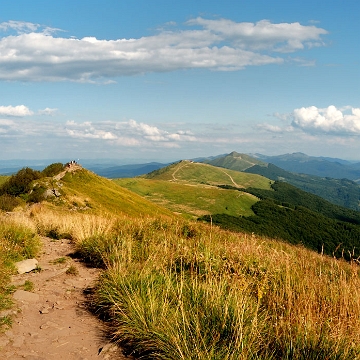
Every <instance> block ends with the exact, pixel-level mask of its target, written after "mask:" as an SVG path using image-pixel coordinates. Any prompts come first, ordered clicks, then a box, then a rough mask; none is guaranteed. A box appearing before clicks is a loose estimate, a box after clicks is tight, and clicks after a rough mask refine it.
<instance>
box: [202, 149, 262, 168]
mask: <svg viewBox="0 0 360 360" xmlns="http://www.w3.org/2000/svg"><path fill="white" fill-rule="evenodd" d="M203 162H204V163H206V164H210V165H213V166H219V167H223V168H226V169H231V170H236V171H244V170H246V169H248V168H250V167H252V166H254V165H266V163H265V162H263V161H261V160H258V159H256V158H254V157H251V156H249V155H246V154H239V153H237V152H236V151H233V152H232V153H230V154H228V155H224V156H221V157H216V158H215V159H209V160H204V161H203Z"/></svg>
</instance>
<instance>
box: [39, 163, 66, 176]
mask: <svg viewBox="0 0 360 360" xmlns="http://www.w3.org/2000/svg"><path fill="white" fill-rule="evenodd" d="M63 170H64V164H62V163H54V164H51V165H49V166H47V167H46V168H45V169H44V170H43V171H42V172H41V173H42V175H43V176H46V177H48V176H55V175H57V174H59V173H61V172H62V171H63Z"/></svg>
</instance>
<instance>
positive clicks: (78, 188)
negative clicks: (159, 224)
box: [61, 169, 171, 216]
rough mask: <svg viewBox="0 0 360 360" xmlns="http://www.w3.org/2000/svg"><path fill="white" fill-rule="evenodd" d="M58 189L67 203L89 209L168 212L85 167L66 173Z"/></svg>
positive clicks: (149, 212)
mask: <svg viewBox="0 0 360 360" xmlns="http://www.w3.org/2000/svg"><path fill="white" fill-rule="evenodd" d="M61 181H62V183H63V187H62V188H61V192H62V193H63V196H64V197H65V198H66V199H67V202H68V204H70V205H74V206H75V208H80V209H81V208H85V209H87V210H88V211H90V212H93V213H98V212H104V213H110V214H116V213H124V214H129V215H134V216H139V215H141V214H152V215H154V214H158V215H161V214H163V215H170V214H171V213H170V212H169V211H167V210H166V209H164V208H162V207H159V206H157V205H155V204H152V203H151V202H149V201H147V200H145V199H143V198H141V197H140V196H139V195H137V194H135V193H133V192H131V191H129V190H127V189H125V188H122V187H120V186H118V185H117V184H115V183H114V182H113V181H111V180H108V179H105V178H103V177H100V176H97V175H95V174H94V173H91V172H90V171H88V170H85V169H82V170H78V171H76V172H68V173H67V174H66V175H65V176H64V177H63V178H62V180H61Z"/></svg>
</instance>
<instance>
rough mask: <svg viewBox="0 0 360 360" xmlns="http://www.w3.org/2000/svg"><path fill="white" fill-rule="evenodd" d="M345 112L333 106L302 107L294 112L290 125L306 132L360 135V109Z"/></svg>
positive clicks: (345, 109)
mask: <svg viewBox="0 0 360 360" xmlns="http://www.w3.org/2000/svg"><path fill="white" fill-rule="evenodd" d="M346 111H347V108H343V109H338V108H336V107H335V106H333V105H331V106H329V107H327V108H323V109H321V108H317V107H316V106H310V107H302V108H300V109H295V110H294V112H293V122H292V125H293V126H294V127H298V128H300V129H302V130H304V131H307V132H315V133H328V134H353V135H360V108H351V110H350V113H346Z"/></svg>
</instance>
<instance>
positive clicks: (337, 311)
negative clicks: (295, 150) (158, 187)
mask: <svg viewBox="0 0 360 360" xmlns="http://www.w3.org/2000/svg"><path fill="white" fill-rule="evenodd" d="M18 217H19V218H18ZM25 219H26V220H25ZM2 221H4V220H3V218H2ZM12 224H18V226H19V229H23V228H24V227H25V228H26V229H28V230H27V231H29V232H30V233H31V234H34V236H35V237H37V236H39V235H49V234H57V237H59V238H61V237H63V236H66V237H68V238H71V239H72V240H73V243H74V247H75V249H76V251H78V253H79V254H81V257H82V258H83V259H84V261H87V262H88V263H91V264H92V265H93V266H97V267H100V268H102V269H103V272H102V275H101V278H100V279H99V282H98V284H97V286H96V288H95V292H94V298H93V302H94V304H95V307H96V312H97V314H100V315H101V316H102V317H103V318H106V319H107V321H109V324H110V325H111V329H112V330H111V332H112V333H111V335H112V336H113V337H114V339H116V340H117V341H118V342H119V343H121V344H122V345H123V346H125V347H127V348H129V349H130V350H131V351H132V352H133V353H134V354H137V356H141V358H143V359H199V360H200V359H356V358H359V357H360V294H359V288H360V277H359V275H360V273H359V270H360V269H359V267H358V265H356V264H355V263H350V262H345V261H342V260H335V259H333V258H330V257H328V256H324V255H319V254H316V253H315V252H311V251H309V250H307V249H305V248H303V247H301V246H291V245H288V244H285V243H282V242H279V241H275V240H272V239H268V238H264V237H257V236H253V235H247V234H235V233H232V232H228V231H224V230H221V229H219V228H217V227H216V226H211V225H208V224H201V223H194V222H191V221H187V220H184V219H181V218H174V217H167V216H143V217H133V216H129V215H124V214H123V215H120V216H110V215H109V214H108V215H103V216H101V215H96V214H80V213H72V214H69V213H65V212H57V211H54V210H53V209H50V208H48V207H46V206H41V205H39V206H34V207H32V209H31V210H29V211H28V213H27V214H26V216H24V215H21V216H20V215H15V217H14V220H12ZM12 226H13V225H12ZM22 231H24V230H22ZM25 255H26V254H25Z"/></svg>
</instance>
